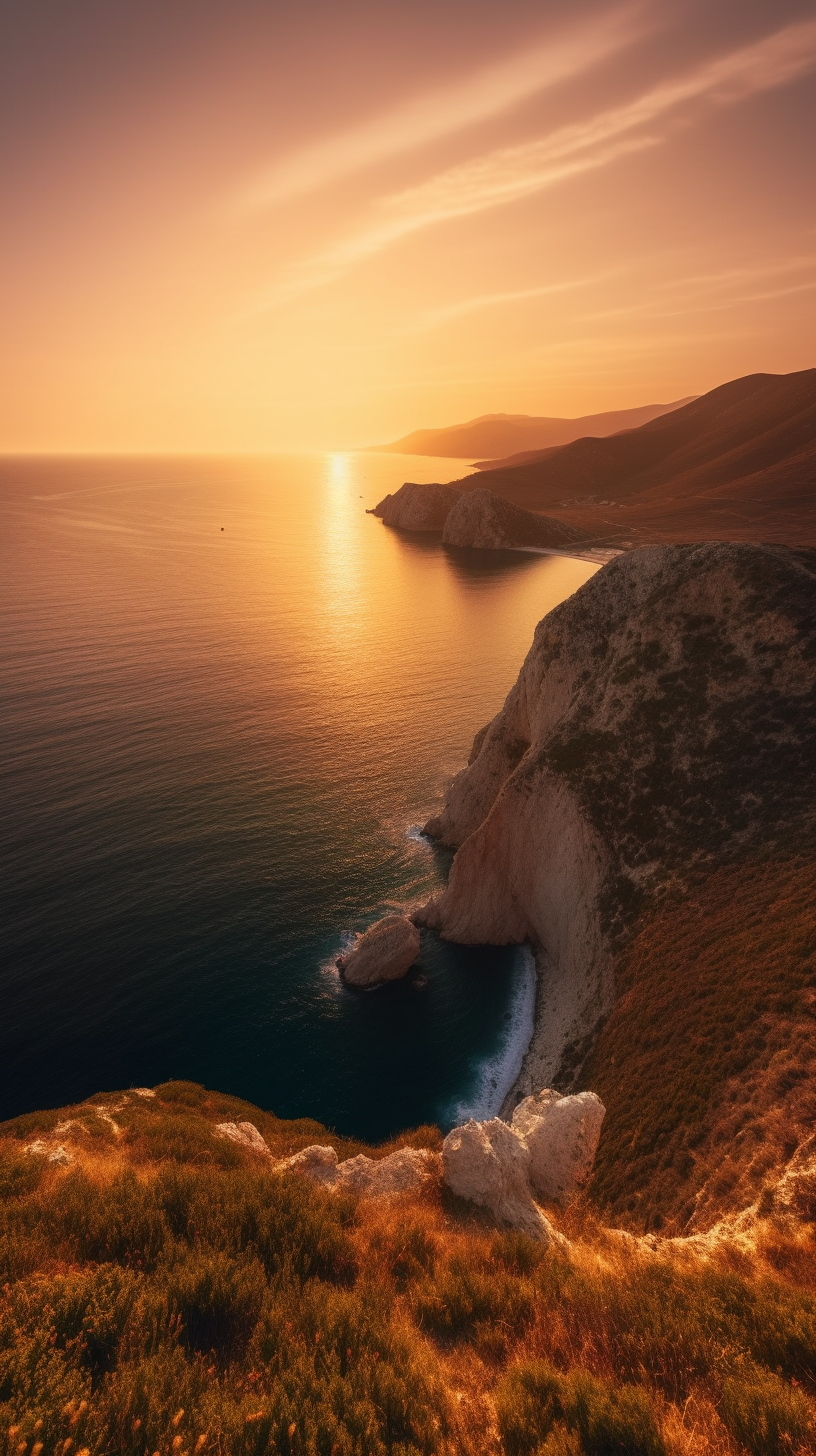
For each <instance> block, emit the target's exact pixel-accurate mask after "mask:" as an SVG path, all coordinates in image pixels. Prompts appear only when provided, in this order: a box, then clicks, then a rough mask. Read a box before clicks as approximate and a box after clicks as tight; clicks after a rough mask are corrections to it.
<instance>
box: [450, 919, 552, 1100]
mask: <svg viewBox="0 0 816 1456" xmlns="http://www.w3.org/2000/svg"><path fill="white" fill-rule="evenodd" d="M535 998H536V966H535V957H534V955H533V952H532V951H531V950H530V948H529V946H526V945H525V946H520V947H519V951H518V965H517V968H516V972H515V976H514V985H513V997H512V1001H511V1004H510V1020H509V1021H508V1022H506V1023H505V1028H506V1029H505V1032H504V1035H503V1037H502V1040H501V1044H500V1045H499V1046H498V1047H497V1049H496V1051H495V1052H494V1053H493V1055H492V1056H490V1057H487V1058H486V1059H485V1060H484V1061H482V1062H481V1063H479V1065H478V1067H477V1068H476V1070H475V1076H474V1079H473V1082H472V1085H471V1090H470V1092H469V1093H468V1095H467V1096H466V1097H465V1098H463V1099H462V1100H461V1101H459V1102H455V1103H452V1104H451V1105H450V1106H449V1107H448V1109H447V1117H446V1119H445V1120H446V1121H447V1122H449V1123H450V1124H451V1126H453V1127H457V1126H458V1125H459V1124H460V1123H462V1122H467V1121H468V1119H469V1118H471V1117H472V1118H475V1120H476V1121H477V1122H486V1121H487V1120H488V1119H489V1118H491V1117H496V1116H497V1115H498V1112H499V1109H500V1107H501V1105H502V1103H503V1102H504V1099H505V1097H506V1096H507V1094H508V1092H509V1091H510V1088H511V1087H512V1085H513V1083H514V1082H515V1080H516V1078H517V1077H518V1074H519V1072H520V1071H521V1064H522V1062H523V1061H524V1053H525V1052H526V1050H527V1048H528V1046H529V1045H530V1040H531V1038H532V1035H533V1026H534V1021H535Z"/></svg>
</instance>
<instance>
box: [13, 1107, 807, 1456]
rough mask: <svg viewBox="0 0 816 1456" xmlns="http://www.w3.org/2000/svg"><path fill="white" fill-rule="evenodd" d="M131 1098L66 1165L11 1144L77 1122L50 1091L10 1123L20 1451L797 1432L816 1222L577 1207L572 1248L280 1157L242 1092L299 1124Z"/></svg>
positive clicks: (717, 1452)
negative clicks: (723, 1246)
mask: <svg viewBox="0 0 816 1456" xmlns="http://www.w3.org/2000/svg"><path fill="white" fill-rule="evenodd" d="M122 1103H123V1094H119V1096H118V1097H117V1096H116V1094H110V1095H109V1096H108V1097H107V1098H105V1099H95V1100H94V1101H93V1102H92V1103H91V1104H86V1105H84V1106H83V1107H79V1108H75V1109H71V1110H70V1113H71V1116H72V1118H73V1120H74V1121H75V1122H78V1123H81V1124H82V1125H83V1127H86V1131H85V1132H76V1131H74V1133H73V1134H70V1136H72V1137H73V1142H72V1146H73V1147H74V1149H75V1157H76V1161H75V1163H74V1165H73V1166H71V1167H68V1168H59V1167H56V1166H55V1165H53V1164H49V1163H47V1162H46V1160H45V1158H44V1157H43V1156H38V1155H37V1154H36V1153H35V1154H32V1153H30V1152H26V1151H24V1147H25V1144H26V1143H27V1142H28V1141H30V1139H31V1137H32V1135H33V1134H34V1133H36V1132H39V1133H40V1134H41V1135H45V1136H46V1140H47V1137H49V1136H50V1137H52V1138H53V1136H54V1135H55V1133H56V1131H57V1129H62V1132H61V1133H60V1136H63V1137H65V1138H66V1139H68V1138H69V1133H70V1130H69V1131H68V1132H66V1131H65V1129H66V1123H67V1121H68V1120H69V1119H68V1117H67V1116H66V1113H65V1112H63V1113H62V1114H56V1113H55V1114H51V1115H50V1119H45V1120H47V1121H48V1123H49V1126H48V1127H47V1128H46V1127H43V1126H42V1121H43V1119H40V1125H39V1126H32V1124H34V1123H36V1119H18V1120H17V1121H16V1122H15V1123H12V1124H5V1125H2V1126H0V1289H2V1295H1V1296H0V1441H2V1439H3V1437H4V1436H5V1440H6V1450H7V1452H8V1453H12V1452H13V1453H15V1456H52V1453H55V1456H57V1453H58V1456H80V1453H82V1452H87V1453H88V1456H104V1453H119V1452H125V1453H128V1456H152V1453H154V1452H158V1453H160V1456H191V1453H197V1456H207V1453H215V1452H218V1453H242V1456H243V1453H246V1456H250V1453H253V1456H254V1453H257V1456H261V1453H272V1452H281V1453H290V1456H291V1453H302V1456H385V1453H386V1452H388V1453H396V1456H420V1453H428V1456H431V1453H434V1456H446V1453H451V1456H452V1453H458V1452H461V1453H464V1456H477V1453H488V1456H489V1453H496V1456H500V1453H502V1452H504V1453H506V1456H527V1453H530V1456H542V1452H546V1453H548V1456H557V1453H561V1456H565V1453H571V1456H578V1453H585V1456H662V1453H667V1456H672V1453H678V1456H679V1453H684V1456H685V1453H688V1456H691V1453H698V1452H702V1453H711V1456H736V1453H744V1452H746V1451H747V1452H750V1453H752V1456H788V1453H791V1452H796V1451H799V1452H805V1451H808V1450H811V1449H812V1439H813V1432H814V1427H813V1423H812V1418H813V1411H814V1405H813V1398H814V1394H816V1391H815V1390H814V1379H815V1378H816V1305H815V1304H814V1300H813V1298H812V1296H811V1295H810V1294H808V1293H806V1292H804V1291H803V1290H802V1289H801V1288H797V1285H796V1281H797V1279H800V1278H801V1268H802V1263H803V1260H804V1259H805V1258H806V1257H807V1256H808V1253H807V1249H808V1246H807V1243H806V1241H805V1242H803V1241H802V1240H798V1241H797V1239H795V1238H792V1237H791V1236H790V1235H786V1236H784V1237H783V1236H782V1235H781V1234H780V1235H778V1236H777V1235H775V1234H774V1230H773V1228H772V1227H769V1229H768V1230H767V1235H766V1237H765V1242H764V1244H763V1245H762V1246H761V1247H760V1249H759V1251H758V1252H757V1253H756V1255H755V1256H751V1257H749V1256H748V1255H747V1254H746V1255H738V1254H736V1253H734V1252H733V1251H732V1252H731V1253H730V1254H729V1253H722V1254H721V1255H719V1256H718V1255H717V1254H716V1251H715V1253H714V1256H713V1257H712V1258H711V1259H710V1260H708V1261H706V1262H703V1261H702V1260H700V1259H699V1258H698V1257H696V1256H695V1255H694V1253H693V1251H689V1252H688V1253H684V1252H682V1251H680V1250H676V1251H673V1250H671V1248H669V1249H667V1251H666V1254H665V1256H664V1257H661V1258H655V1257H654V1256H652V1255H650V1254H649V1253H648V1252H647V1251H641V1250H639V1249H638V1248H637V1247H636V1246H635V1245H634V1244H633V1243H631V1242H627V1241H626V1240H625V1239H621V1238H619V1237H617V1236H610V1235H608V1234H606V1233H604V1231H603V1230H602V1229H601V1228H600V1227H599V1226H598V1225H597V1224H595V1223H594V1222H593V1220H592V1218H591V1217H589V1216H588V1215H587V1214H583V1215H581V1214H580V1212H578V1213H576V1214H574V1215H573V1218H572V1223H571V1224H570V1221H569V1220H568V1221H567V1224H566V1231H567V1232H568V1233H569V1234H570V1236H571V1237H572V1239H573V1244H572V1250H571V1252H570V1253H569V1254H565V1253H561V1252H558V1251H555V1250H553V1249H543V1248H542V1247H541V1246H540V1245H537V1244H534V1243H531V1242H530V1241H529V1240H528V1239H527V1238H526V1237H524V1236H523V1235H520V1234H516V1233H503V1232H501V1231H498V1230H496V1229H494V1228H492V1227H490V1226H489V1224H488V1222H487V1220H486V1219H485V1218H482V1217H479V1216H477V1215H475V1214H474V1213H473V1212H472V1211H469V1210H468V1209H467V1208H466V1207H464V1206H461V1205H458V1204H457V1203H456V1202H455V1201H454V1200H452V1199H446V1198H444V1197H442V1196H441V1195H440V1191H439V1189H438V1187H434V1188H432V1189H430V1190H429V1191H428V1192H427V1193H425V1194H423V1195H422V1196H421V1197H416V1198H414V1199H413V1200H410V1199H402V1200H399V1201H397V1202H396V1203H389V1202H383V1201H379V1202H378V1201H372V1202H365V1201H362V1202H359V1203H355V1202H354V1201H353V1200H351V1199H346V1198H343V1199H337V1198H336V1197H334V1196H332V1195H329V1194H325V1193H322V1192H321V1191H320V1190H318V1189H315V1188H313V1187H312V1186H311V1185H309V1184H308V1183H306V1182H305V1181H300V1180H298V1179H297V1178H295V1177H294V1176H292V1175H288V1176H286V1175H280V1174H276V1173H274V1172H273V1171H271V1170H270V1169H269V1167H268V1165H267V1164H265V1163H264V1161H263V1160H262V1159H260V1158H259V1157H258V1156H257V1155H255V1154H253V1153H251V1152H247V1151H245V1150H244V1149H242V1148H240V1147H238V1146H236V1145H234V1144H230V1143H227V1142H223V1141H221V1140H219V1139H218V1138H216V1137H215V1136H214V1135H213V1128H214V1124H215V1123H216V1122H217V1121H218V1120H219V1118H221V1117H223V1116H224V1113H225V1111H226V1112H228V1113H230V1112H231V1113H232V1116H233V1117H237V1116H239V1115H240V1116H243V1117H245V1118H247V1117H249V1116H250V1115H251V1117H252V1120H253V1122H254V1123H255V1125H256V1126H259V1127H264V1128H265V1129H266V1131H267V1132H268V1134H269V1136H270V1137H272V1136H273V1135H274V1136H275V1137H276V1138H277V1150H278V1152H285V1151H291V1150H292V1149H293V1148H294V1147H297V1146H302V1139H303V1136H304V1128H303V1126H302V1125H297V1124H295V1125H293V1126H292V1137H291V1142H289V1143H287V1136H286V1130H287V1124H286V1123H282V1122H279V1121H278V1120H277V1119H274V1118H270V1117H269V1115H267V1114H263V1113H261V1112H259V1111H257V1110H256V1109H250V1108H248V1107H247V1105H246V1104H240V1103H237V1102H236V1100H235V1099H222V1098H219V1097H218V1096H217V1095H214V1094H207V1093H206V1092H204V1090H203V1089H202V1088H197V1087H194V1086H192V1085H191V1084H187V1083H171V1084H167V1085H166V1086H164V1087H161V1088H158V1089H157V1096H156V1097H155V1098H153V1099H150V1100H147V1099H145V1100H144V1102H143V1103H142V1104H141V1105H137V1106H136V1108H135V1112H133V1111H129V1110H130V1109H131V1106H132V1104H134V1103H136V1104H138V1099H137V1098H136V1097H135V1096H133V1095H132V1094H131V1096H130V1097H129V1098H128V1101H127V1103H125V1104H124V1105H122ZM225 1104H228V1106H226V1107H225ZM111 1107H113V1108H115V1114H114V1121H115V1122H116V1123H117V1125H118V1126H119V1127H121V1128H124V1124H125V1122H126V1121H127V1122H128V1129H127V1131H125V1130H122V1131H119V1132H117V1131H116V1128H115V1127H113V1126H112V1125H111V1123H110V1122H109V1121H107V1120H106V1118H110V1116H111V1115H112V1114H111V1113H110V1111H109V1110H108V1109H110V1108H111ZM95 1125H98V1127H97V1128H96V1133H95V1136H93V1137H92V1136H91V1132H90V1129H91V1127H92V1126H95ZM313 1127H314V1125H313ZM319 1133H320V1135H321V1137H322V1139H323V1140H326V1138H327V1136H328V1135H327V1134H326V1132H325V1130H324V1129H319ZM429 1136H431V1137H432V1135H429V1133H428V1132H420V1133H419V1134H418V1135H417V1137H416V1139H415V1140H416V1141H417V1142H420V1143H421V1142H423V1141H424V1142H427V1141H428V1140H429ZM151 1150H152V1152H151Z"/></svg>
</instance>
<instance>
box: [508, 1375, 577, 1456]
mask: <svg viewBox="0 0 816 1456" xmlns="http://www.w3.org/2000/svg"><path fill="white" fill-rule="evenodd" d="M563 1394H564V1377H563V1376H562V1375H559V1374H558V1372H557V1371H556V1370H554V1369H553V1368H552V1366H551V1365H548V1364H547V1362H546V1361H545V1360H530V1361H527V1362H525V1364H523V1365H514V1366H512V1368H511V1369H510V1370H508V1372H507V1374H506V1375H505V1376H504V1378H503V1380H501V1381H500V1383H499V1385H498V1387H497V1389H496V1396H495V1400H496V1416H497V1419H498V1423H499V1431H500V1432H501V1438H502V1441H503V1442H504V1448H505V1451H506V1452H507V1456H528V1453H529V1452H532V1451H535V1450H536V1449H537V1448H538V1447H539V1446H540V1445H541V1444H542V1442H544V1441H545V1440H546V1439H547V1437H548V1436H549V1434H550V1432H551V1431H552V1429H553V1426H554V1425H555V1423H556V1421H558V1420H560V1419H563V1417H564V1415H565V1410H564V1402H563Z"/></svg>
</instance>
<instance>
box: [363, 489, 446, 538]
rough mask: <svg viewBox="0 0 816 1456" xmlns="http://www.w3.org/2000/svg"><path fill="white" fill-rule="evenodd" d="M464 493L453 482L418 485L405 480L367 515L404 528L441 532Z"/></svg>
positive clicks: (387, 524) (401, 528)
mask: <svg viewBox="0 0 816 1456" xmlns="http://www.w3.org/2000/svg"><path fill="white" fill-rule="evenodd" d="M461 494H462V492H461V491H460V490H456V489H455V488H454V487H453V486H451V485H417V484H416V483H415V482H414V481H411V480H406V482H405V484H404V485H401V486H400V488H399V490H395V491H394V493H393V495H387V496H385V497H384V498H383V500H381V501H380V502H379V504H378V505H376V506H375V507H374V509H373V510H371V511H369V512H368V514H369V515H371V516H379V517H380V519H381V520H383V521H384V522H385V524H386V526H397V527H398V528H399V529H400V530H402V531H441V530H442V528H443V526H444V524H445V521H446V520H447V517H448V512H449V511H450V509H451V507H452V506H454V505H455V504H456V502H457V501H458V499H459V497H460V496H461Z"/></svg>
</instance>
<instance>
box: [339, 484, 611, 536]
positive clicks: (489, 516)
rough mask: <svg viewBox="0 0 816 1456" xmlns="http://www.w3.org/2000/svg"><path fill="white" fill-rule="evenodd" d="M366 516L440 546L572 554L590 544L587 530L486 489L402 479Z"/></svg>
mask: <svg viewBox="0 0 816 1456" xmlns="http://www.w3.org/2000/svg"><path fill="white" fill-rule="evenodd" d="M368 514H369V515H372V516H379V517H380V519H381V520H382V521H383V522H384V523H385V525H386V526H394V527H396V528H397V529H399V530H401V531H423V532H427V533H429V534H430V533H433V534H434V535H441V537H442V541H443V543H444V544H445V545H446V546H459V547H464V548H470V549H473V550H482V551H502V550H519V549H524V548H525V547H527V548H529V549H531V550H550V551H560V550H566V551H569V550H575V549H577V548H581V547H586V546H587V545H592V544H593V543H592V540H591V538H590V536H589V534H588V532H586V531H583V530H581V529H580V527H576V526H569V525H566V524H565V523H564V522H563V521H559V520H557V519H555V517H553V516H541V515H538V514H537V513H536V512H535V511H527V510H524V508H523V507H522V506H517V505H513V503H512V502H511V501H508V500H505V499H504V498H503V497H502V496H500V495H496V494H495V492H494V491H492V490H485V489H483V488H481V487H476V488H475V489H473V490H467V489H465V490H457V489H455V488H454V487H453V486H450V485H417V484H415V483H414V482H413V481H406V483H405V485H402V486H400V489H399V490H398V491H395V492H394V494H393V495H387V496H385V498H384V499H383V500H381V501H380V502H379V504H378V505H376V506H374V508H373V510H371V511H369V512H368Z"/></svg>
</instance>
